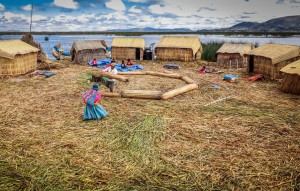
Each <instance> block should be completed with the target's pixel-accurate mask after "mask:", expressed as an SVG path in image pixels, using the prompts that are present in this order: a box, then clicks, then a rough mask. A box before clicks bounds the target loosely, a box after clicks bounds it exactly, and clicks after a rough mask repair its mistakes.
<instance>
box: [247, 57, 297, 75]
mask: <svg viewBox="0 0 300 191" xmlns="http://www.w3.org/2000/svg"><path fill="white" fill-rule="evenodd" d="M249 59H250V58H249ZM299 59H300V56H297V57H294V58H291V59H288V60H284V61H281V62H279V63H277V64H273V63H272V60H271V59H270V58H266V57H262V56H254V55H253V62H251V61H250V62H249V64H248V72H249V73H255V74H263V75H264V76H266V77H269V78H271V79H281V78H282V76H281V74H280V70H281V69H282V68H283V67H284V66H286V65H288V64H290V63H292V62H295V61H296V60H299Z"/></svg>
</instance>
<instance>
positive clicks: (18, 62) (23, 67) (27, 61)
mask: <svg viewBox="0 0 300 191" xmlns="http://www.w3.org/2000/svg"><path fill="white" fill-rule="evenodd" d="M36 67H37V52H31V53H27V54H17V55H15V57H14V58H13V59H9V58H5V57H0V75H2V76H8V75H21V74H26V73H28V72H30V71H32V70H35V69H36Z"/></svg>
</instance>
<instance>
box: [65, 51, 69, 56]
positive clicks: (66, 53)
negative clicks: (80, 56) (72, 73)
mask: <svg viewBox="0 0 300 191" xmlns="http://www.w3.org/2000/svg"><path fill="white" fill-rule="evenodd" d="M63 55H64V56H70V55H71V53H70V52H65V51H63Z"/></svg>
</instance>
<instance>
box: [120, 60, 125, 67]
mask: <svg viewBox="0 0 300 191" xmlns="http://www.w3.org/2000/svg"><path fill="white" fill-rule="evenodd" d="M121 67H122V68H126V65H125V62H124V60H122V64H121Z"/></svg>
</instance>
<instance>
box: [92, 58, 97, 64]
mask: <svg viewBox="0 0 300 191" xmlns="http://www.w3.org/2000/svg"><path fill="white" fill-rule="evenodd" d="M92 65H93V66H97V65H98V64H97V60H96V58H94V60H93V61H92Z"/></svg>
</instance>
